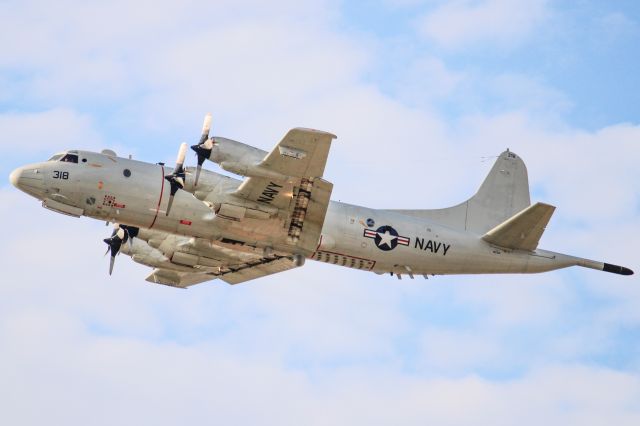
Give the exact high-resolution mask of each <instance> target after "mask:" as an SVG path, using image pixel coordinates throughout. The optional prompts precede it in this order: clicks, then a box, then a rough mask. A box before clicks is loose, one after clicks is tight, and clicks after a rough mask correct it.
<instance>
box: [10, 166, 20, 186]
mask: <svg viewBox="0 0 640 426" xmlns="http://www.w3.org/2000/svg"><path fill="white" fill-rule="evenodd" d="M22 170H23V168H22V167H19V168H17V169H15V170H14V171H12V172H11V174H10V175H9V182H11V185H13V186H15V187H16V188H18V189H20V187H19V186H18V185H19V183H20V178H21V177H22Z"/></svg>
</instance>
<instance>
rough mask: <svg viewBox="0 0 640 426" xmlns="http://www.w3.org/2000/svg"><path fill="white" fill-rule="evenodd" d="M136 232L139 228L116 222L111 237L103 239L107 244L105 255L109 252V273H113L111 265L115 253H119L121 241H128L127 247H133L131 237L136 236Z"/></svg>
mask: <svg viewBox="0 0 640 426" xmlns="http://www.w3.org/2000/svg"><path fill="white" fill-rule="evenodd" d="M138 232H140V229H139V228H136V227H133V226H127V225H119V224H116V227H115V228H114V229H113V232H112V233H111V237H109V238H105V239H104V240H103V241H104V242H105V243H106V244H107V246H108V247H107V251H106V253H105V256H106V255H107V253H109V252H111V257H110V262H109V275H111V274H112V273H113V265H114V263H115V261H116V255H117V254H118V253H120V248H121V247H122V243H124V242H126V241H129V248H130V249H131V248H132V247H133V239H134V238H135V237H137V236H138Z"/></svg>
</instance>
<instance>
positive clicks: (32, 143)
mask: <svg viewBox="0 0 640 426" xmlns="http://www.w3.org/2000/svg"><path fill="white" fill-rule="evenodd" d="M0 134H1V135H2V141H1V142H0V143H2V145H4V146H5V147H6V148H9V147H13V148H19V151H20V152H30V153H39V154H42V153H43V152H45V153H53V152H58V151H61V150H63V149H65V148H80V147H86V148H87V149H96V148H98V147H99V146H100V145H99V144H100V140H101V138H100V136H99V134H98V132H97V131H96V130H95V129H94V125H93V122H92V118H91V116H89V115H87V114H79V113H78V112H76V111H73V110H71V109H68V108H55V109H50V110H46V111H42V112H5V113H0ZM38 160H39V161H42V160H43V159H42V158H39V159H38ZM44 160H46V158H45V159H44Z"/></svg>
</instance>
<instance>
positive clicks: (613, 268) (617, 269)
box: [602, 263, 633, 275]
mask: <svg viewBox="0 0 640 426" xmlns="http://www.w3.org/2000/svg"><path fill="white" fill-rule="evenodd" d="M602 270H603V271H605V272H611V273H613V274H619V275H633V271H632V270H631V269H629V268H625V267H624V266H618V265H612V264H611V263H605V264H604V267H603V268H602Z"/></svg>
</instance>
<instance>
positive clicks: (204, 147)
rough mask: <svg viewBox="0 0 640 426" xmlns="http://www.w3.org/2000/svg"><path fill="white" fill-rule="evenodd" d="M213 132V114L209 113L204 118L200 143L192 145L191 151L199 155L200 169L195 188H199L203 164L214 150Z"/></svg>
mask: <svg viewBox="0 0 640 426" xmlns="http://www.w3.org/2000/svg"><path fill="white" fill-rule="evenodd" d="M210 130H211V113H207V115H205V116H204V123H203V124H202V136H200V142H198V143H197V144H196V145H191V149H192V150H194V151H195V152H196V154H197V155H198V167H197V168H196V180H195V183H194V186H198V179H200V171H201V170H202V164H203V163H204V160H206V159H207V158H209V156H210V155H211V149H212V148H213V139H211V138H209V131H210Z"/></svg>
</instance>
